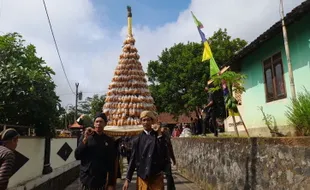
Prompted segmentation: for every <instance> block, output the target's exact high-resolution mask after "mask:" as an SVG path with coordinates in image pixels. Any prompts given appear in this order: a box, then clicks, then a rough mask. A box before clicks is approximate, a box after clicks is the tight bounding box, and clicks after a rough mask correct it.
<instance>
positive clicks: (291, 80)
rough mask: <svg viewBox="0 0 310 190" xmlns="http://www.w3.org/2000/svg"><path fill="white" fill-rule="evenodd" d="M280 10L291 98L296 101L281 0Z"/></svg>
mask: <svg viewBox="0 0 310 190" xmlns="http://www.w3.org/2000/svg"><path fill="white" fill-rule="evenodd" d="M280 9H281V11H280V12H281V20H282V32H283V39H284V48H285V54H286V60H287V68H288V76H289V80H290V87H291V96H292V99H296V91H295V83H294V75H293V70H292V63H291V56H290V49H289V46H288V38H287V32H286V27H285V22H284V8H283V0H280Z"/></svg>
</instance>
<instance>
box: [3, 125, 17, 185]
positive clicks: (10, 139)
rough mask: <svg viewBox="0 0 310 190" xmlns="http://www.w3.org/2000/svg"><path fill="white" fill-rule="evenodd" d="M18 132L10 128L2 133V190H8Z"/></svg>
mask: <svg viewBox="0 0 310 190" xmlns="http://www.w3.org/2000/svg"><path fill="white" fill-rule="evenodd" d="M18 137H19V134H18V132H17V131H16V130H15V129H13V128H9V129H6V130H4V131H2V132H1V133H0V142H1V146H0V189H7V186H8V183H9V179H10V177H11V176H12V174H13V173H12V171H13V167H14V163H15V154H14V150H15V149H16V147H17V143H18Z"/></svg>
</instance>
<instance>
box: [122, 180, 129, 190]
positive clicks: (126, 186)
mask: <svg viewBox="0 0 310 190" xmlns="http://www.w3.org/2000/svg"><path fill="white" fill-rule="evenodd" d="M128 187H129V182H128V180H127V179H126V180H125V183H124V185H123V190H128Z"/></svg>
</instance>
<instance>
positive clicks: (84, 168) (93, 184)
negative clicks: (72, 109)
mask: <svg viewBox="0 0 310 190" xmlns="http://www.w3.org/2000/svg"><path fill="white" fill-rule="evenodd" d="M106 124H107V117H106V115H105V114H104V113H100V114H97V115H96V117H95V121H94V129H92V128H87V129H86V130H85V133H84V135H82V136H81V138H80V141H79V145H78V147H77V148H76V150H75V158H76V159H77V160H81V165H80V181H81V185H82V190H93V189H94V190H95V189H96V190H105V189H106V187H107V189H111V190H112V189H114V186H115V183H116V182H115V181H116V180H115V177H116V175H115V166H116V147H115V144H114V140H113V139H112V138H111V137H108V136H107V135H105V134H104V133H103V128H104V127H105V126H106Z"/></svg>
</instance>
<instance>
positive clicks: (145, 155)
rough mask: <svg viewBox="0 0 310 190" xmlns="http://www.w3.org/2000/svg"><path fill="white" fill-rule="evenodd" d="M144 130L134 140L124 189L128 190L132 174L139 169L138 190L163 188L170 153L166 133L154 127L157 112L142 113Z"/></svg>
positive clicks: (159, 189) (158, 189)
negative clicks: (155, 129)
mask: <svg viewBox="0 0 310 190" xmlns="http://www.w3.org/2000/svg"><path fill="white" fill-rule="evenodd" d="M140 119H141V121H142V126H143V128H144V131H143V132H142V133H140V134H139V135H138V136H137V137H136V138H135V139H134V140H133V147H132V153H131V157H130V161H129V165H128V169H127V175H126V180H125V183H124V185H123V190H128V188H129V183H130V181H131V179H132V175H133V173H134V171H135V169H136V171H137V176H138V177H137V184H136V185H137V189H138V190H149V189H152V190H163V189H164V176H163V173H164V170H165V166H166V164H168V163H169V155H168V149H167V142H166V138H165V135H164V134H162V133H161V131H160V130H159V131H158V132H156V131H154V130H153V129H152V124H154V122H156V120H157V118H156V114H154V112H152V111H143V112H142V113H141V114H140Z"/></svg>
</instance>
